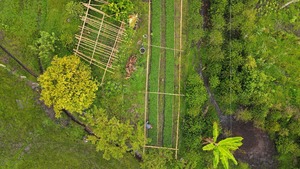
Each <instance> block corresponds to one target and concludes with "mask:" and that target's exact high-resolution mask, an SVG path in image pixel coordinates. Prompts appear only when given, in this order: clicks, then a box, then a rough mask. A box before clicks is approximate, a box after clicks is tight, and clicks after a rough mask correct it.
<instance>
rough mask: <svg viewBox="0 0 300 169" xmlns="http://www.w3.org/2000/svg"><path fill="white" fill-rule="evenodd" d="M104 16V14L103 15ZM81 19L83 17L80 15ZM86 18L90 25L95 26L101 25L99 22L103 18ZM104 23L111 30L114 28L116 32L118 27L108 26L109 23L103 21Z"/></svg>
mask: <svg viewBox="0 0 300 169" xmlns="http://www.w3.org/2000/svg"><path fill="white" fill-rule="evenodd" d="M103 16H104V15H103ZM82 19H85V18H83V17H82ZM86 19H87V22H88V23H89V24H90V25H93V26H95V28H98V27H99V25H101V23H102V21H103V22H104V19H102V20H95V19H92V18H88V17H87V18H86ZM98 24H99V25H98ZM104 24H105V25H108V26H109V27H110V29H111V30H114V32H115V33H118V30H119V29H118V28H115V27H112V26H110V25H109V24H107V23H104Z"/></svg>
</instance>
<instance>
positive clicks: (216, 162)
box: [213, 149, 220, 168]
mask: <svg viewBox="0 0 300 169" xmlns="http://www.w3.org/2000/svg"><path fill="white" fill-rule="evenodd" d="M213 153H214V161H213V165H214V168H217V167H218V164H219V159H220V152H219V150H218V149H214V151H213Z"/></svg>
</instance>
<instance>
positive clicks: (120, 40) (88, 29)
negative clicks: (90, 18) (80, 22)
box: [79, 26, 124, 42]
mask: <svg viewBox="0 0 300 169" xmlns="http://www.w3.org/2000/svg"><path fill="white" fill-rule="evenodd" d="M79 28H81V26H79ZM85 30H87V31H88V32H92V33H95V34H96V33H97V31H96V30H95V29H92V28H89V27H87V26H86V27H85ZM102 30H103V29H102ZM90 36H91V35H90ZM100 36H104V37H106V38H109V39H112V40H113V38H114V37H115V36H114V37H112V36H109V35H106V34H104V33H102V34H100ZM118 42H124V41H123V40H122V39H119V41H118Z"/></svg>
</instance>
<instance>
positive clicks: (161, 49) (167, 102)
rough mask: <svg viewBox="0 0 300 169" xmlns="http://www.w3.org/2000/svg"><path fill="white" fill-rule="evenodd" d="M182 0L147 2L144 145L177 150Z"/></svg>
mask: <svg viewBox="0 0 300 169" xmlns="http://www.w3.org/2000/svg"><path fill="white" fill-rule="evenodd" d="M181 3H182V2H181V0H175V1H167V0H156V1H152V2H151V3H149V5H150V7H149V9H150V12H151V19H150V21H149V24H150V29H149V36H150V37H151V39H150V40H151V41H150V43H149V44H148V47H149V49H150V51H149V53H148V54H149V56H148V57H149V58H148V59H149V60H148V61H149V62H148V66H149V68H148V71H149V72H148V73H147V75H148V77H147V82H146V91H147V94H146V100H147V102H146V104H147V105H146V112H145V120H146V121H149V123H150V124H151V125H152V127H153V128H152V129H148V130H145V131H146V134H147V137H148V138H149V139H150V140H151V141H150V143H148V144H147V145H146V146H145V147H151V148H164V149H172V150H175V151H176V154H177V150H178V127H179V123H178V121H179V115H180V97H182V96H183V95H181V94H180V67H181V63H180V62H181V58H180V57H181V29H182V28H181V23H182V20H181V18H182V17H181V16H182V15H181Z"/></svg>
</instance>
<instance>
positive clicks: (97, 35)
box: [90, 15, 104, 64]
mask: <svg viewBox="0 0 300 169" xmlns="http://www.w3.org/2000/svg"><path fill="white" fill-rule="evenodd" d="M103 20H104V15H103V16H102V22H101V25H100V27H99V31H98V34H97V38H96V42H95V45H94V50H93V53H92V57H91V61H90V64H91V63H92V59H93V58H94V54H95V50H96V47H97V44H98V40H99V35H100V32H101V29H102V24H103Z"/></svg>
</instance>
